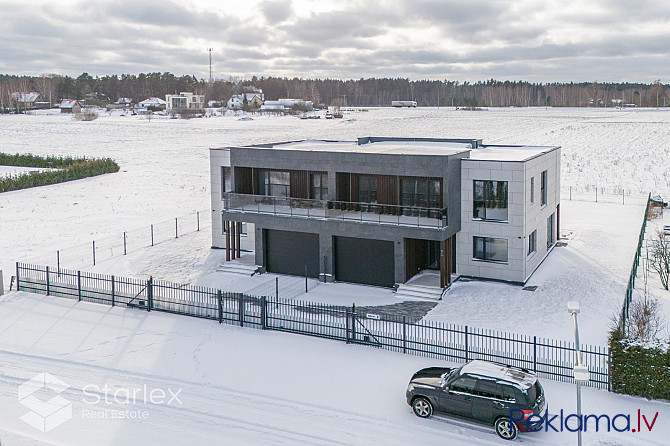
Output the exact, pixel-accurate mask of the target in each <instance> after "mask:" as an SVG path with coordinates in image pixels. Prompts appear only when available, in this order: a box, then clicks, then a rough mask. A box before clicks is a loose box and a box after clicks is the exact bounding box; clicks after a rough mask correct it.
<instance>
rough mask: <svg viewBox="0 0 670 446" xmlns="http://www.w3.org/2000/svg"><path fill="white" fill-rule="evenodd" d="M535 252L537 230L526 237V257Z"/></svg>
mask: <svg viewBox="0 0 670 446" xmlns="http://www.w3.org/2000/svg"><path fill="white" fill-rule="evenodd" d="M535 251H537V229H536V230H534V231H533V232H531V233H530V235H529V236H528V255H531V254H533V253H534V252H535Z"/></svg>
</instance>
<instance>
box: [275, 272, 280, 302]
mask: <svg viewBox="0 0 670 446" xmlns="http://www.w3.org/2000/svg"><path fill="white" fill-rule="evenodd" d="M275 299H277V300H279V277H276V278H275Z"/></svg>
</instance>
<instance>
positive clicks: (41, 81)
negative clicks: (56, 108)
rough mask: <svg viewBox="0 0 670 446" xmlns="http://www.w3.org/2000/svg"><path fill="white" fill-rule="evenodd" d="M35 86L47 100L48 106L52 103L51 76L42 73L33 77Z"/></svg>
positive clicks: (52, 84)
mask: <svg viewBox="0 0 670 446" xmlns="http://www.w3.org/2000/svg"><path fill="white" fill-rule="evenodd" d="M35 88H36V89H37V92H38V93H39V94H40V96H42V99H43V100H45V101H49V107H51V106H52V105H53V91H54V80H53V77H50V76H47V75H45V74H43V75H42V76H40V77H38V78H36V79H35Z"/></svg>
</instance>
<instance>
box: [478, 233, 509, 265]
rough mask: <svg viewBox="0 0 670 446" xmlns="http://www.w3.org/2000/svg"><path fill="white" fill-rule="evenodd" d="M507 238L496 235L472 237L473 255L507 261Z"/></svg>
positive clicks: (484, 258)
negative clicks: (495, 236) (496, 236)
mask: <svg viewBox="0 0 670 446" xmlns="http://www.w3.org/2000/svg"><path fill="white" fill-rule="evenodd" d="M507 244H508V242H507V239H506V238H494V237H477V236H474V237H472V248H473V249H472V250H473V253H472V257H473V258H474V259H476V260H485V261H489V262H505V263H506V262H507V261H508V254H507Z"/></svg>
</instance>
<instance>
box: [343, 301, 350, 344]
mask: <svg viewBox="0 0 670 446" xmlns="http://www.w3.org/2000/svg"><path fill="white" fill-rule="evenodd" d="M344 315H345V317H344V329H345V332H346V335H345V336H346V341H347V344H348V343H349V309H348V308H345V309H344Z"/></svg>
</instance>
